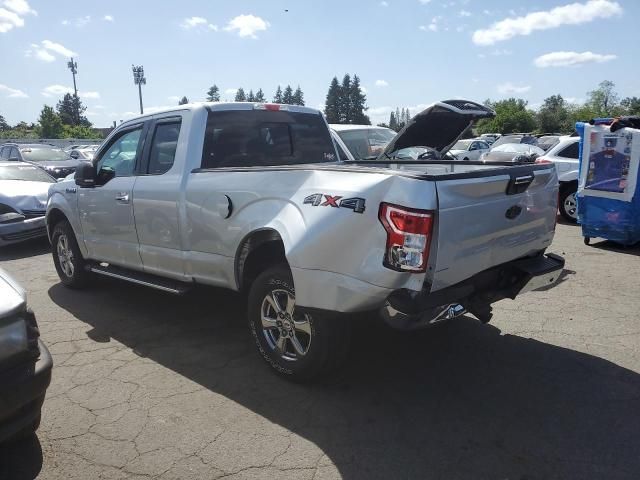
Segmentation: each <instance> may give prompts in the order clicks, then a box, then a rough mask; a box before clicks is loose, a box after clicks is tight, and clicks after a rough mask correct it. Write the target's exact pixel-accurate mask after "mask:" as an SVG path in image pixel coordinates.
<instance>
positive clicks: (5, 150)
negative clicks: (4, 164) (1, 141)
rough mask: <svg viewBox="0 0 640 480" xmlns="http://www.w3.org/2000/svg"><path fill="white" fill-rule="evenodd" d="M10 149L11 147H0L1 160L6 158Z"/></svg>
mask: <svg viewBox="0 0 640 480" xmlns="http://www.w3.org/2000/svg"><path fill="white" fill-rule="evenodd" d="M10 151H11V147H2V149H0V158H2V159H3V160H8V159H9V152H10Z"/></svg>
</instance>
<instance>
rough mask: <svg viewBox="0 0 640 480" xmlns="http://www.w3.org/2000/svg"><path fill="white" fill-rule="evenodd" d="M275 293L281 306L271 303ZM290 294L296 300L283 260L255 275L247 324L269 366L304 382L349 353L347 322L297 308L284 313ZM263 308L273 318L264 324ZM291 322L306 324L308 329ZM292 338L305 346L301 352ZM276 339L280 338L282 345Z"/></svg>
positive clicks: (340, 360) (290, 378) (286, 310)
mask: <svg viewBox="0 0 640 480" xmlns="http://www.w3.org/2000/svg"><path fill="white" fill-rule="evenodd" d="M274 297H275V298H276V302H275V303H276V304H278V306H279V307H280V309H279V312H278V310H277V309H276V308H275V307H274V302H273V298H274ZM291 298H292V299H293V300H294V301H295V289H294V287H293V279H292V277H291V272H290V271H289V268H288V267H287V266H286V265H284V264H283V265H278V266H275V267H272V268H269V269H267V270H265V271H264V272H263V273H261V274H260V275H259V276H258V277H257V278H256V279H255V281H254V282H253V284H252V285H251V289H250V292H249V299H248V317H249V328H250V330H251V335H252V336H253V339H254V341H255V342H256V345H257V347H258V351H259V353H260V355H261V356H262V358H263V359H264V360H265V361H266V362H267V363H268V364H269V365H270V366H271V368H273V369H274V370H275V371H276V372H277V373H278V374H279V375H281V376H282V377H285V378H287V379H289V380H292V381H295V382H303V381H308V380H311V379H313V378H316V377H318V376H320V375H323V374H326V373H328V372H329V371H331V370H333V369H335V368H336V367H337V366H338V365H340V364H341V362H342V361H343V360H344V358H345V357H346V355H347V353H348V344H349V339H350V334H349V333H350V322H348V320H346V319H336V318H334V317H332V316H330V315H326V314H319V313H316V312H314V313H313V314H310V313H308V312H304V313H302V312H296V311H295V309H293V311H292V313H293V315H288V313H287V312H288V311H291V310H290V309H288V308H286V306H287V305H288V301H289V299H291ZM285 301H286V302H287V303H286V304H285V303H284V302H285ZM265 309H266V310H265ZM263 311H265V312H266V314H265V317H266V318H269V319H272V318H273V322H274V323H272V324H271V323H270V324H269V325H273V326H271V327H269V326H267V328H263V321H262V318H263V315H262V314H263ZM291 320H293V321H291ZM295 325H304V326H305V327H304V328H305V330H308V331H309V332H310V334H307V333H306V331H303V330H302V329H298V327H295ZM283 333H284V334H283ZM294 341H296V342H298V346H299V347H301V348H302V349H303V350H305V349H306V350H305V351H304V353H303V354H302V355H300V354H298V353H297V350H296V349H295V348H294V343H293V342H294ZM279 342H283V343H282V345H283V349H282V350H280V349H279V346H280V345H281V344H280V343H279Z"/></svg>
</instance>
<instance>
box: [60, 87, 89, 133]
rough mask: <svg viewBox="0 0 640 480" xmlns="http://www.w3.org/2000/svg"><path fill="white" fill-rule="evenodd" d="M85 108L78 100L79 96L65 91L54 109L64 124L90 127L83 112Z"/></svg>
mask: <svg viewBox="0 0 640 480" xmlns="http://www.w3.org/2000/svg"><path fill="white" fill-rule="evenodd" d="M86 110H87V107H85V106H84V105H83V103H82V100H80V97H78V95H75V94H73V95H72V94H70V93H65V95H64V97H62V100H60V101H59V102H58V104H57V105H56V111H57V112H58V115H59V116H60V120H62V123H63V124H65V125H83V126H85V127H90V126H91V122H90V121H89V120H88V119H87V117H85V116H84V115H83V114H84V112H85V111H86Z"/></svg>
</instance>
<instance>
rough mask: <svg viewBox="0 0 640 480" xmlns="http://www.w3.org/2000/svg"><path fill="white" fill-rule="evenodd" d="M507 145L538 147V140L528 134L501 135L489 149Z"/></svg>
mask: <svg viewBox="0 0 640 480" xmlns="http://www.w3.org/2000/svg"><path fill="white" fill-rule="evenodd" d="M507 143H524V144H527V145H536V146H537V145H538V139H537V138H536V137H535V136H534V135H532V134H530V133H513V134H509V135H502V136H501V137H500V138H499V139H497V140H496V141H495V142H493V144H492V145H491V148H492V149H494V148H496V147H499V146H500V145H505V144H507Z"/></svg>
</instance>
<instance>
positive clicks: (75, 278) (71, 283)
mask: <svg viewBox="0 0 640 480" xmlns="http://www.w3.org/2000/svg"><path fill="white" fill-rule="evenodd" d="M51 245H52V247H53V249H52V252H51V253H52V254H53V264H54V265H55V267H56V271H57V272H58V276H59V277H60V281H61V282H62V283H63V284H64V285H66V286H67V287H70V288H84V287H86V286H87V285H88V284H89V281H90V279H91V275H90V273H89V272H88V271H87V270H86V266H87V262H86V261H85V260H84V258H83V257H82V252H80V247H78V242H77V241H76V236H75V234H74V233H73V228H71V225H70V224H69V222H67V221H66V220H63V221H61V222H58V223H57V224H56V225H55V227H53V235H51Z"/></svg>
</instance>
